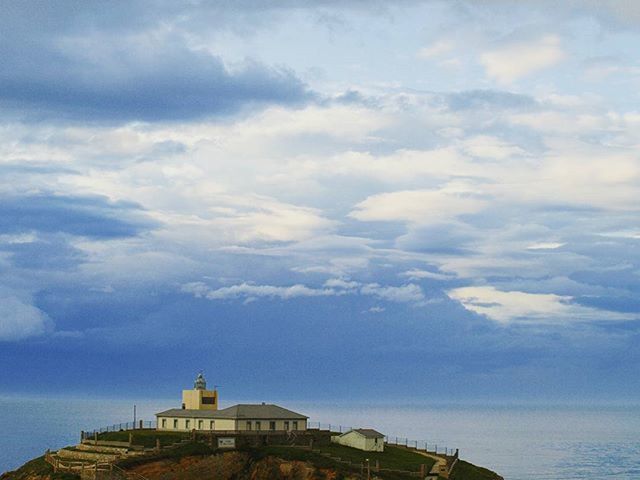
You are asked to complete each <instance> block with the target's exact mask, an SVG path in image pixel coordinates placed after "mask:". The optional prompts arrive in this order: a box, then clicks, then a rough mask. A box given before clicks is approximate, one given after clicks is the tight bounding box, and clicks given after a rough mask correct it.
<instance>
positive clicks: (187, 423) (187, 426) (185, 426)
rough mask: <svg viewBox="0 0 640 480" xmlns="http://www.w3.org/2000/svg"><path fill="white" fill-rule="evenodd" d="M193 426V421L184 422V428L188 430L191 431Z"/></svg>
mask: <svg viewBox="0 0 640 480" xmlns="http://www.w3.org/2000/svg"><path fill="white" fill-rule="evenodd" d="M190 426H191V420H185V421H184V428H186V429H187V430H189V427H190Z"/></svg>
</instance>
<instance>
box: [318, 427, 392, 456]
mask: <svg viewBox="0 0 640 480" xmlns="http://www.w3.org/2000/svg"><path fill="white" fill-rule="evenodd" d="M331 441H332V442H334V443H339V444H340V445H344V446H346V447H352V448H357V449H358V450H364V451H365V452H383V451H384V435H383V434H382V433H380V432H377V431H375V430H373V429H371V428H356V429H354V430H349V431H348V432H346V433H343V434H342V435H336V436H335V437H331Z"/></svg>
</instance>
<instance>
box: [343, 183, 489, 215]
mask: <svg viewBox="0 0 640 480" xmlns="http://www.w3.org/2000/svg"><path fill="white" fill-rule="evenodd" d="M485 205H486V201H485V200H484V199H481V198H478V196H477V195H475V194H474V192H473V190H472V189H470V188H468V187H467V186H465V185H464V184H455V183H452V184H449V185H447V186H446V187H444V188H442V189H440V190H405V191H398V192H390V193H380V194H376V195H371V196H369V197H367V198H366V199H365V200H363V201H362V202H360V203H358V204H357V205H356V206H355V207H354V209H353V210H352V211H351V213H350V214H349V216H350V217H352V218H355V219H356V220H360V221H375V222H379V221H395V222H410V223H431V222H434V221H437V220H440V219H447V218H451V217H456V216H458V215H462V214H468V213H475V212H478V211H480V210H482V209H483V208H484V206H485Z"/></svg>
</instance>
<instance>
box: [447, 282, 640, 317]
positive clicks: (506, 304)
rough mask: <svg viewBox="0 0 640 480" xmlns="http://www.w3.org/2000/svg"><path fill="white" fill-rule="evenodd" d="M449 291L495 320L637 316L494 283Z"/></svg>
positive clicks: (451, 294) (452, 296)
mask: <svg viewBox="0 0 640 480" xmlns="http://www.w3.org/2000/svg"><path fill="white" fill-rule="evenodd" d="M447 295H448V296H449V297H450V298H452V299H453V300H457V301H459V302H460V303H461V304H462V305H463V306H464V307H465V308H466V309H467V310H470V311H472V312H475V313H478V314H480V315H484V316H485V317H487V318H489V319H490V320H493V321H495V322H498V323H501V324H504V325H507V324H510V323H518V322H525V323H560V324H562V323H565V322H588V321H605V320H617V321H620V320H634V319H635V318H636V317H637V316H636V315H630V314H624V313H617V312H611V311H607V310H598V309H594V308H588V307H583V306H581V305H577V304H576V303H574V301H573V300H574V299H573V298H572V297H570V296H566V295H555V294H543V293H527V292H521V291H502V290H498V289H496V288H495V287H491V286H480V287H461V288H455V289H452V290H449V291H448V292H447Z"/></svg>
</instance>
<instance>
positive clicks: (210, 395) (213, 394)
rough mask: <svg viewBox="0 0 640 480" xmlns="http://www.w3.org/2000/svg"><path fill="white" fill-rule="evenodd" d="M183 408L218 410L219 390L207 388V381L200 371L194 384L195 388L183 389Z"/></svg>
mask: <svg viewBox="0 0 640 480" xmlns="http://www.w3.org/2000/svg"><path fill="white" fill-rule="evenodd" d="M182 408H184V409H186V410H217V409H218V392H217V391H216V390H215V389H213V390H207V381H206V380H205V379H204V375H202V373H199V374H198V376H197V377H196V381H195V383H194V384H193V390H183V391H182Z"/></svg>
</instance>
